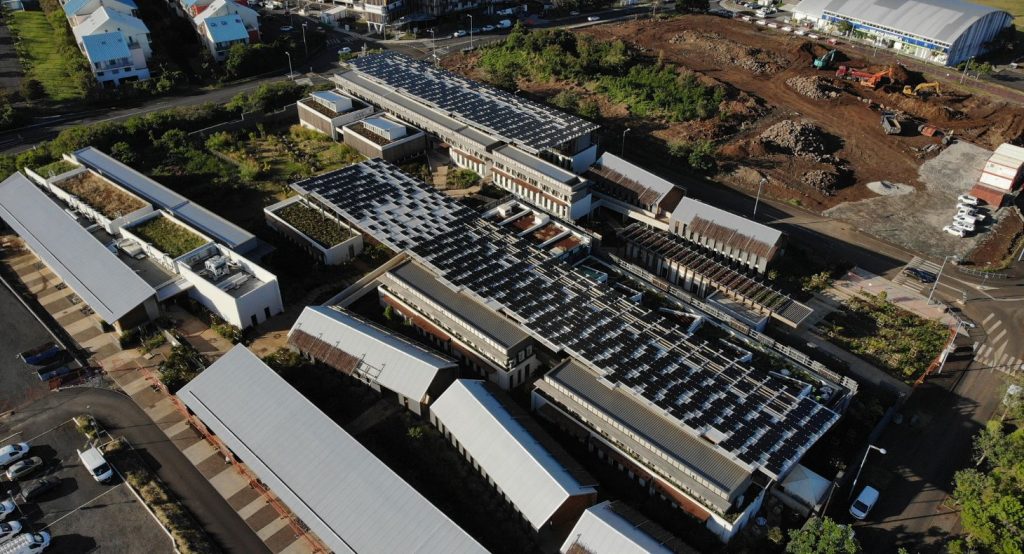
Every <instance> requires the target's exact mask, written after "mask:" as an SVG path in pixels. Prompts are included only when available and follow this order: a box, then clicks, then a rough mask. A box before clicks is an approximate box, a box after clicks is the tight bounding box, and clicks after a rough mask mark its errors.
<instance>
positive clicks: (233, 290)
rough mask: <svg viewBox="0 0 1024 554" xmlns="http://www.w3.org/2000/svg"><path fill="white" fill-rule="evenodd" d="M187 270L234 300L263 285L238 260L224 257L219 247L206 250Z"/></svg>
mask: <svg viewBox="0 0 1024 554" xmlns="http://www.w3.org/2000/svg"><path fill="white" fill-rule="evenodd" d="M189 269H191V270H192V271H193V272H194V273H196V274H198V275H199V276H201V277H203V278H204V279H206V280H207V281H209V282H210V284H212V285H213V286H215V287H217V288H218V289H220V290H222V291H224V292H226V293H228V294H229V295H231V296H232V297H234V298H239V297H241V296H244V295H245V294H247V293H249V292H251V291H253V290H255V289H257V288H259V287H261V286H263V284H264V282H263V281H262V280H260V279H259V278H258V277H256V276H255V275H253V273H252V272H251V271H249V270H248V269H247V268H246V267H245V266H243V265H242V264H241V263H240V262H239V261H238V260H235V259H232V258H229V257H228V256H225V255H224V254H223V253H222V252H221V251H220V249H219V247H218V248H210V249H208V250H206V251H205V252H204V255H203V257H202V258H200V259H199V260H196V261H195V262H193V263H192V264H191V265H190V266H189Z"/></svg>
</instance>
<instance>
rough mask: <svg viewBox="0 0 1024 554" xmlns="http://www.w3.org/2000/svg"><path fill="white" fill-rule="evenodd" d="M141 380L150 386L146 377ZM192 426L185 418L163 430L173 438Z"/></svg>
mask: <svg viewBox="0 0 1024 554" xmlns="http://www.w3.org/2000/svg"><path fill="white" fill-rule="evenodd" d="M140 381H145V385H146V386H147V387H148V386H149V381H147V380H146V379H140ZM126 392H127V389H126ZM128 394H131V393H128ZM191 428H192V427H190V426H189V424H188V422H187V421H185V420H184V419H183V420H181V421H179V422H177V423H175V424H174V425H171V426H170V427H167V428H165V429H164V430H163V431H164V434H165V435H167V436H168V437H169V438H172V439H173V438H174V437H177V436H178V435H180V434H182V433H184V432H185V431H188V430H190V429H191Z"/></svg>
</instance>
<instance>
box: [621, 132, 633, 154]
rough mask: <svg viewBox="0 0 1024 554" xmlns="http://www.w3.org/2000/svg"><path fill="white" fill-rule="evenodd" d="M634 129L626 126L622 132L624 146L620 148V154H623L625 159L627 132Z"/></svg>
mask: <svg viewBox="0 0 1024 554" xmlns="http://www.w3.org/2000/svg"><path fill="white" fill-rule="evenodd" d="M632 130H633V129H630V128H629V127H626V130H625V131H623V132H622V148H620V149H619V155H620V156H622V157H623V159H625V157H626V133H628V132H630V131H632Z"/></svg>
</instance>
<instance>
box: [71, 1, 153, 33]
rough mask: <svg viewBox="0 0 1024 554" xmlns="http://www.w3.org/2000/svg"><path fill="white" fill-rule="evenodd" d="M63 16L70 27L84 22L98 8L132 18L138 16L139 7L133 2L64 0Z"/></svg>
mask: <svg viewBox="0 0 1024 554" xmlns="http://www.w3.org/2000/svg"><path fill="white" fill-rule="evenodd" d="M63 8H64V15H65V16H66V17H67V18H68V22H69V23H70V24H71V26H72V27H75V26H76V25H78V24H79V23H81V22H83V21H85V20H86V19H87V18H88V17H89V16H90V15H92V14H93V13H95V12H96V11H97V10H99V9H100V8H107V9H108V10H112V11H115V12H120V13H123V14H125V15H130V16H132V17H138V16H139V5H138V4H136V3H135V0H66V1H65V2H64V5H63Z"/></svg>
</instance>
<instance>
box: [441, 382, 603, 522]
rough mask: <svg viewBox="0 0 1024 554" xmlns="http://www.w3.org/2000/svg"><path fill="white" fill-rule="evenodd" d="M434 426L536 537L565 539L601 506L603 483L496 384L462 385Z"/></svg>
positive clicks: (452, 390) (445, 397)
mask: <svg viewBox="0 0 1024 554" xmlns="http://www.w3.org/2000/svg"><path fill="white" fill-rule="evenodd" d="M430 421H431V423H433V424H434V425H435V426H437V429H438V431H440V432H441V434H442V435H444V437H445V438H446V439H448V440H449V441H450V442H451V443H452V444H453V445H454V446H455V448H456V449H457V450H458V451H459V452H461V453H462V455H463V456H465V457H466V459H467V460H469V462H470V463H471V464H473V467H475V468H476V469H477V470H478V471H479V472H480V474H481V475H483V476H484V477H485V478H486V479H487V482H488V483H490V484H491V485H492V486H494V488H496V489H497V490H498V491H499V492H500V493H501V495H502V496H503V497H504V498H505V499H507V500H508V502H509V503H511V504H512V506H513V507H515V510H516V511H517V512H519V514H520V515H522V517H523V519H525V520H526V521H527V522H528V523H529V524H530V527H532V528H533V530H534V531H548V530H550V531H551V532H552V533H555V534H556V535H558V536H560V537H561V536H565V534H566V533H567V532H568V530H569V527H570V526H571V525H572V524H573V523H574V522H575V521H576V520H577V519H578V518H579V517H580V515H581V514H582V513H583V511H584V510H585V509H587V507H589V506H591V505H592V504H593V503H594V502H595V501H596V500H597V488H596V487H597V481H596V480H595V479H594V478H593V477H592V476H591V475H590V474H589V473H587V472H586V471H585V470H584V469H583V467H582V466H580V465H579V464H578V463H577V462H576V461H575V460H573V459H572V457H570V456H569V454H568V453H567V452H566V451H565V450H563V449H562V447H561V446H559V445H558V444H557V443H555V441H554V439H552V438H551V437H550V436H548V434H547V433H546V432H544V430H543V429H541V428H540V426H539V425H538V424H537V423H536V422H535V421H533V420H532V419H531V417H530V414H528V413H526V411H525V410H523V409H522V408H520V407H519V406H517V405H516V404H515V403H513V402H512V399H511V398H509V397H507V396H505V395H504V393H503V392H502V391H501V390H500V389H498V388H497V387H496V386H494V385H493V384H492V383H488V382H486V381H474V380H468V379H459V380H458V381H456V382H455V383H454V384H453V385H452V386H451V387H449V388H448V390H446V391H445V392H444V394H442V395H441V398H438V399H437V402H435V403H434V406H433V407H432V408H431V410H430Z"/></svg>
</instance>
